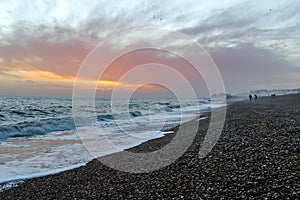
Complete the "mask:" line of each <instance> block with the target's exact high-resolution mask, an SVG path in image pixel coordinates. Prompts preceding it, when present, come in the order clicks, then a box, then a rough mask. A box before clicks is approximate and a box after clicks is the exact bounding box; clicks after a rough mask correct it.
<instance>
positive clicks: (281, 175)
mask: <svg viewBox="0 0 300 200" xmlns="http://www.w3.org/2000/svg"><path fill="white" fill-rule="evenodd" d="M206 115H207V116H208V118H207V119H204V120H201V121H200V122H199V130H198V133H197V136H196V137H195V139H194V142H193V144H192V145H191V146H190V147H189V148H188V150H187V151H186V152H185V153H184V155H183V156H181V157H180V158H179V159H177V160H176V161H175V162H174V163H172V164H171V165H169V166H167V167H165V168H162V169H160V170H158V171H154V172H150V173H144V174H132V173H126V172H121V171H117V170H114V169H112V168H109V167H108V166H105V165H104V164H102V163H101V162H100V161H98V160H97V159H94V160H92V161H91V162H89V163H87V165H86V166H82V167H79V168H76V169H73V170H69V171H65V172H62V173H59V174H54V175H49V176H45V177H40V178H36V179H31V180H26V181H24V182H23V183H20V184H19V185H18V186H16V187H12V188H9V189H6V190H4V191H2V192H0V199H299V198H300V159H299V158H300V157H299V155H300V154H299V152H300V95H299V94H293V95H285V96H277V97H275V98H271V97H259V98H258V100H257V101H254V100H252V101H251V102H250V101H248V100H245V101H240V102H235V103H232V104H230V105H229V106H228V108H227V116H226V121H225V126H224V128H223V131H222V134H221V137H220V138H219V140H218V142H217V144H216V145H215V146H214V148H213V149H212V151H211V152H210V153H209V154H208V155H207V156H206V157H204V158H199V155H198V152H199V148H200V145H201V143H202V141H203V138H204V135H205V133H206V130H207V128H208V123H209V113H207V114H206ZM188 123H192V122H187V125H188ZM177 128H178V127H175V128H174V129H172V131H174V133H171V134H167V135H165V136H164V137H162V138H158V139H154V140H150V141H147V142H145V143H142V144H141V145H139V146H137V147H134V148H131V149H128V151H131V152H150V151H154V150H157V149H159V148H161V147H163V146H164V145H166V144H168V143H169V142H170V141H171V140H172V138H173V137H174V136H175V134H176V130H177ZM186 134H189V132H188V131H187V132H186Z"/></svg>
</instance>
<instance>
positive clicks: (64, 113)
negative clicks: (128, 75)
mask: <svg viewBox="0 0 300 200" xmlns="http://www.w3.org/2000/svg"><path fill="white" fill-rule="evenodd" d="M19 100H20V99H10V101H7V99H2V103H3V101H5V103H6V105H7V102H10V104H12V105H9V106H7V107H5V108H4V109H2V111H1V112H0V114H1V116H4V117H2V118H5V120H4V121H1V122H0V184H1V183H2V188H4V189H5V188H8V187H10V186H14V185H15V184H13V183H17V182H18V181H22V180H26V179H31V178H36V177H40V176H45V175H49V174H54V173H59V172H62V171H65V170H69V169H73V168H76V167H80V166H83V165H85V164H86V163H87V162H89V161H90V160H92V159H93V158H95V157H98V156H103V155H107V154H110V153H114V152H118V151H122V150H124V149H127V148H131V147H133V146H136V145H139V144H141V143H142V142H145V141H147V140H149V139H153V138H159V137H162V136H163V135H164V134H166V133H169V132H163V131H159V130H168V129H169V128H171V127H174V126H176V125H178V124H179V123H180V121H181V120H182V121H183V122H185V121H189V120H191V119H195V118H196V117H198V116H199V114H200V112H201V110H207V109H209V107H218V106H222V105H224V104H222V103H219V104H217V105H212V104H211V103H210V102H208V101H203V102H202V104H201V105H200V110H199V107H198V106H195V102H186V104H185V105H184V107H182V108H180V107H179V105H178V103H177V102H172V101H170V100H165V101H159V102H158V101H150V100H145V101H137V102H136V103H132V104H131V105H130V108H131V110H130V111H131V112H130V114H129V115H128V114H127V115H126V114H124V113H122V112H120V113H117V116H116V115H112V114H111V113H110V110H109V104H110V102H109V101H105V100H99V101H98V104H97V106H96V110H97V113H95V112H94V111H93V110H92V109H90V108H89V107H86V108H85V107H84V106H83V107H82V111H83V112H86V113H89V114H90V116H91V117H95V118H96V119H97V123H96V124H93V125H91V126H85V127H79V129H80V132H84V133H86V134H85V135H82V134H81V135H80V136H79V135H78V134H77V132H76V130H75V127H74V123H73V120H72V118H71V113H70V112H71V109H70V103H71V101H70V100H61V99H47V100H45V99H44V100H43V101H41V99H26V100H24V99H23V104H19V103H18V101H19ZM6 101H7V102H6ZM24 102H25V103H26V102H27V103H28V105H24ZM45 102H46V103H45ZM0 104H1V98H0ZM18 106H19V107H18ZM33 108H34V109H33ZM12 109H15V110H18V111H20V112H13V113H12V112H11V110H12ZM128 116H130V118H129V119H128V118H126V117H128ZM116 122H118V123H117V124H118V126H116ZM1 128H2V129H1ZM14 134H18V135H14ZM22 134H23V135H22ZM16 136H18V137H16ZM82 141H84V144H82ZM107 141H108V142H110V144H108V143H107ZM111 144H113V145H111ZM85 145H87V146H89V147H95V148H96V149H94V151H93V155H91V153H90V152H89V151H88V150H87V149H86V146H85ZM3 183H5V184H4V185H3ZM0 191H1V188H0Z"/></svg>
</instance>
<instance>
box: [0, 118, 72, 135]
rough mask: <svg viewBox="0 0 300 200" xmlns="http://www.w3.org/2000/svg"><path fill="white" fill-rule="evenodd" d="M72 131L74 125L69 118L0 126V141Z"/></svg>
mask: <svg viewBox="0 0 300 200" xmlns="http://www.w3.org/2000/svg"><path fill="white" fill-rule="evenodd" d="M72 129H75V124H74V121H73V119H72V118H71V117H68V118H59V119H58V118H53V119H43V120H38V121H31V122H21V123H17V124H9V125H2V126H0V139H7V138H10V137H28V136H35V135H45V134H47V133H51V132H55V131H65V130H72Z"/></svg>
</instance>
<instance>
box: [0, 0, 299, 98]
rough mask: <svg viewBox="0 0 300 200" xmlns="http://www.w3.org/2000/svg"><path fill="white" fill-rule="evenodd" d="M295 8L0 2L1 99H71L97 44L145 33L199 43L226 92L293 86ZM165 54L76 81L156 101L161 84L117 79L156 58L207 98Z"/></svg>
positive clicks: (188, 1) (233, 2) (121, 62)
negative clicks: (133, 90) (152, 30)
mask: <svg viewBox="0 0 300 200" xmlns="http://www.w3.org/2000/svg"><path fill="white" fill-rule="evenodd" d="M299 9H300V4H299V3H298V2H297V1H296V0H295V1H274V0H273V1H269V0H267V1H256V0H254V1H237V0H230V1H229V0H228V1H226V0H223V1H218V0H215V1H198V0H185V1H179V0H178V1H174V0H169V1H168V0H166V1H155V0H149V1H133V0H124V1H91V0H89V1H63V0H57V1H55V0H50V1H47V0H44V1H38V0H37V1H29V0H15V1H5V0H4V1H0V96H5V95H8V96H71V95H72V89H73V84H74V81H75V80H76V76H77V73H78V70H79V68H80V66H81V65H82V63H83V62H84V60H85V59H86V58H87V56H88V55H89V53H90V52H91V51H92V50H93V49H94V48H95V47H96V46H97V45H98V44H99V43H101V42H103V41H105V40H106V39H107V38H109V37H110V36H111V35H114V34H116V33H118V32H120V31H124V30H129V29H132V28H143V27H157V28H164V29H167V30H171V31H177V32H179V33H182V34H185V35H187V36H188V37H190V38H191V39H192V40H193V41H196V42H198V43H199V44H200V45H201V46H202V47H203V48H204V49H205V50H206V51H207V52H208V54H209V56H210V57H211V58H212V60H213V61H214V62H215V64H216V66H217V67H218V69H219V71H220V74H221V76H222V78H223V81H224V86H225V89H226V92H228V93H233V94H237V93H247V92H249V91H250V90H256V89H282V88H299V87H300V79H299V77H300V29H299V27H300V12H299ZM126 42H127V43H130V42H131V39H127V41H126ZM120 43H121V42H119V44H118V45H119V46H118V47H120ZM127 43H126V44H127ZM126 44H122V45H126ZM180 45H182V44H180ZM180 45H179V46H180ZM115 47H116V46H113V45H112V46H111V47H107V48H108V49H107V52H112V51H114V50H115ZM167 54H168V53H166V54H165V55H164V56H161V52H152V51H147V50H146V51H142V52H137V53H135V54H134V55H133V54H132V53H129V54H128V55H126V56H124V57H121V58H119V59H118V60H116V61H115V62H114V63H113V64H112V65H111V66H110V67H109V69H108V70H107V71H106V72H105V74H104V76H103V77H102V78H101V80H92V79H90V78H89V77H86V79H84V80H82V81H83V82H84V83H86V84H87V86H88V83H92V82H95V81H96V82H97V83H100V85H99V86H98V87H97V93H99V95H100V96H101V95H102V96H103V97H106V96H109V95H110V94H111V91H112V90H113V88H114V87H115V86H116V85H118V86H120V87H121V88H123V89H124V90H126V88H127V89H128V88H130V87H140V88H139V91H140V92H141V93H142V94H144V95H145V96H147V95H150V96H151V94H153V95H154V96H155V95H156V96H158V97H160V96H163V94H164V93H166V90H167V89H166V88H165V87H163V86H160V85H155V84H146V85H144V86H142V85H139V84H138V83H137V82H136V81H135V80H133V79H134V78H133V79H132V80H126V81H125V82H124V81H120V80H119V78H120V77H121V76H122V74H124V73H125V72H126V70H127V71H128V70H130V69H133V68H134V67H135V66H136V65H138V64H143V63H147V62H152V61H153V60H155V61H156V62H159V63H164V64H166V65H169V66H171V67H173V68H175V69H178V70H181V71H180V73H183V74H185V76H186V77H187V79H188V80H189V81H191V82H192V85H193V87H194V89H196V90H197V92H199V93H201V94H203V95H205V94H207V88H206V82H205V81H204V80H203V79H202V78H201V77H197V76H194V75H193V74H194V73H193V70H192V67H191V66H190V67H189V66H188V65H189V64H188V63H184V61H183V60H182V59H178V58H174V57H173V56H170V55H167ZM195 56H196V55H195ZM99 65H101V63H99ZM148 75H149V74H143V73H140V75H139V78H143V77H147V76H148ZM163 75H164V76H162V78H166V79H168V78H169V79H171V78H170V77H169V76H168V74H163ZM176 87H180V84H178V86H176Z"/></svg>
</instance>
